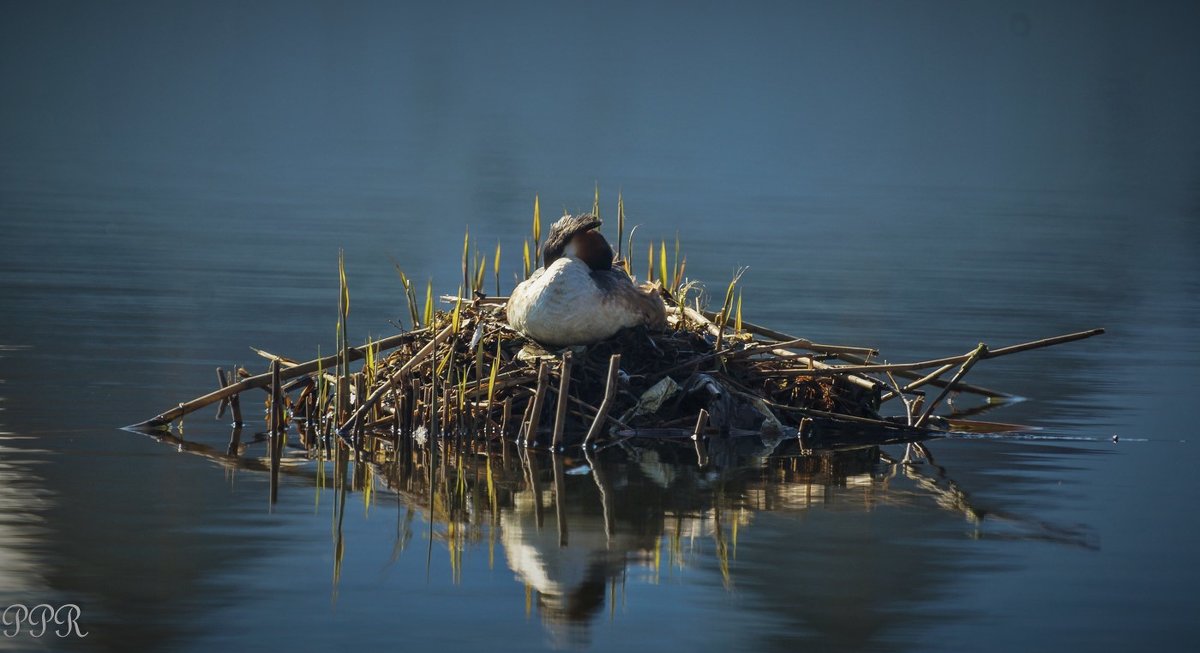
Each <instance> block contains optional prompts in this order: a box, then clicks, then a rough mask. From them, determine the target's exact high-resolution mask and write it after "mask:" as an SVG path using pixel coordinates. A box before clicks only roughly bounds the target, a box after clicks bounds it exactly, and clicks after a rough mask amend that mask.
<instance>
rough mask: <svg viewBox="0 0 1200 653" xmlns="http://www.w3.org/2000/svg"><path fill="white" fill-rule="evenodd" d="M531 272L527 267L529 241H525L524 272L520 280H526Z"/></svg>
mask: <svg viewBox="0 0 1200 653" xmlns="http://www.w3.org/2000/svg"><path fill="white" fill-rule="evenodd" d="M531 271H532V270H530V267H529V241H528V240H526V241H525V270H524V275H523V276H522V277H521V278H522V279H528V278H529V274H530V272H531Z"/></svg>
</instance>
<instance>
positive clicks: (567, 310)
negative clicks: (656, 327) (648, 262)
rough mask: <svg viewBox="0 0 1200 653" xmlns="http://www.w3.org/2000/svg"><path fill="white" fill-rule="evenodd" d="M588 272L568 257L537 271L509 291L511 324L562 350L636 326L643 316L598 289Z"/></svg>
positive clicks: (589, 269) (585, 266)
mask: <svg viewBox="0 0 1200 653" xmlns="http://www.w3.org/2000/svg"><path fill="white" fill-rule="evenodd" d="M591 272H592V271H591V268H589V267H588V266H587V264H585V263H584V262H582V261H580V260H578V259H575V258H568V257H564V258H560V259H558V260H556V261H554V263H552V264H551V265H550V267H549V268H546V269H539V270H537V271H536V272H534V274H533V275H532V276H531V277H529V279H527V280H526V281H525V282H523V283H522V284H520V285H519V286H517V287H516V289H515V290H513V293H512V296H511V297H510V298H509V300H508V322H509V324H510V325H511V326H512V327H513V328H514V329H516V330H518V331H520V332H522V333H524V334H525V335H527V336H529V337H531V338H533V339H534V340H537V341H538V342H541V343H543V344H547V345H554V346H565V345H583V344H589V343H593V342H597V341H600V340H603V339H605V338H608V337H609V336H611V335H613V334H615V333H616V332H617V331H619V330H620V329H622V328H623V327H627V326H633V325H635V324H638V323H640V322H641V320H642V317H641V315H635V314H633V313H632V312H631V311H630V310H629V308H628V307H626V306H625V305H624V302H623V301H621V297H619V296H618V295H619V293H618V294H613V293H606V292H604V291H603V290H601V289H600V287H599V286H597V285H596V282H595V281H594V280H593V279H592V274H591ZM630 287H631V288H632V284H630Z"/></svg>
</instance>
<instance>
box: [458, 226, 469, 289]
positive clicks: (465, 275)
mask: <svg viewBox="0 0 1200 653" xmlns="http://www.w3.org/2000/svg"><path fill="white" fill-rule="evenodd" d="M470 265H471V228H470V227H468V228H467V233H466V235H464V236H463V253H462V287H460V288H459V289H458V293H459V294H460V295H461V294H462V290H463V288H470V287H471V279H472V276H471V272H470Z"/></svg>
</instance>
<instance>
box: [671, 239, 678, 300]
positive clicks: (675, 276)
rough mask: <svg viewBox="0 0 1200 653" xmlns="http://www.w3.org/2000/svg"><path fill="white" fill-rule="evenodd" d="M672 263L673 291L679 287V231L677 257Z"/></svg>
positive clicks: (676, 245)
mask: <svg viewBox="0 0 1200 653" xmlns="http://www.w3.org/2000/svg"><path fill="white" fill-rule="evenodd" d="M673 261H674V263H672V264H671V292H675V291H676V290H677V289H678V288H679V232H678V231H676V232H675V258H674V259H673Z"/></svg>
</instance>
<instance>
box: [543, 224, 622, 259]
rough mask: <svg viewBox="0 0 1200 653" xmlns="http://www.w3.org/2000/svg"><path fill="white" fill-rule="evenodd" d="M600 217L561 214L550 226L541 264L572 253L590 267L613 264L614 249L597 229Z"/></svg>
mask: <svg viewBox="0 0 1200 653" xmlns="http://www.w3.org/2000/svg"><path fill="white" fill-rule="evenodd" d="M600 224H601V222H600V218H597V217H596V216H594V215H591V214H583V215H564V216H563V217H561V218H559V219H558V221H557V222H555V223H554V224H553V225H552V226H551V227H550V234H549V235H548V236H546V245H545V246H544V247H543V248H542V265H543V266H544V267H550V264H551V263H554V262H555V261H557V260H558V259H560V258H562V257H563V256H572V257H574V258H577V259H579V260H581V261H583V262H584V263H587V264H588V267H590V268H592V269H593V270H607V269H609V268H611V267H612V259H613V251H612V247H610V246H609V244H608V241H607V240H605V239H604V236H603V235H601V234H600V232H599V231H597V230H596V228H597V227H599V226H600Z"/></svg>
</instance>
